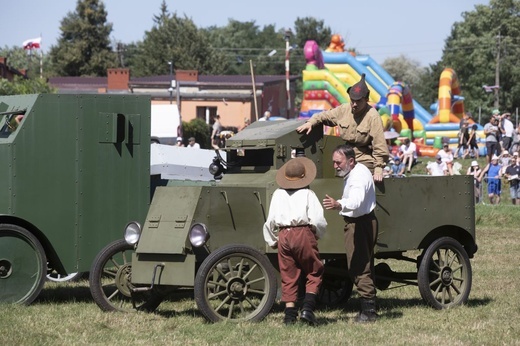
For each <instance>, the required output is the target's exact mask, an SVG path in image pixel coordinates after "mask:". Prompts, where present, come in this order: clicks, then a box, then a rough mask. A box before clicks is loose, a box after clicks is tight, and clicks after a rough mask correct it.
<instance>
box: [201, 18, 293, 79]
mask: <svg viewBox="0 0 520 346" xmlns="http://www.w3.org/2000/svg"><path fill="white" fill-rule="evenodd" d="M204 32H205V33H206V35H207V37H208V40H209V41H210V42H211V44H212V46H213V48H214V49H215V50H217V51H219V52H220V53H221V54H222V55H223V57H224V62H225V70H224V71H223V73H224V74H232V75H237V74H242V75H244V74H246V75H247V74H249V73H250V72H251V71H250V63H249V61H250V60H251V62H252V63H253V66H254V72H255V74H259V75H260V74H280V73H284V72H283V71H285V67H284V66H285V64H284V58H285V54H283V53H282V55H280V53H279V52H281V51H283V50H284V47H285V43H284V40H283V34H281V33H280V32H276V31H275V27H274V25H267V26H264V27H263V28H262V29H260V28H259V27H258V25H256V23H255V22H254V21H250V22H239V21H236V20H233V19H230V20H229V21H228V24H227V25H226V26H224V27H215V26H211V27H209V28H206V29H204ZM272 51H273V52H274V51H276V52H278V53H276V54H274V55H272V54H270V52H272Z"/></svg>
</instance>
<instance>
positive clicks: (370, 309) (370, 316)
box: [354, 298, 377, 323]
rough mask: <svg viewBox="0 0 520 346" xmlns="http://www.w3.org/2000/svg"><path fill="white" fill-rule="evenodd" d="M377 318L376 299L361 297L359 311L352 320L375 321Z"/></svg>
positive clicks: (360, 321) (358, 321) (359, 321)
mask: <svg viewBox="0 0 520 346" xmlns="http://www.w3.org/2000/svg"><path fill="white" fill-rule="evenodd" d="M376 319H377V313H376V301H375V300H373V299H365V298H362V299H361V311H360V312H359V314H357V316H356V318H355V319H354V322H357V323H366V322H375V321H376Z"/></svg>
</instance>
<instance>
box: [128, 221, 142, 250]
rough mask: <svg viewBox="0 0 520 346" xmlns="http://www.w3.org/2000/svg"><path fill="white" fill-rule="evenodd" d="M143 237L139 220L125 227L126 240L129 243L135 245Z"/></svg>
mask: <svg viewBox="0 0 520 346" xmlns="http://www.w3.org/2000/svg"><path fill="white" fill-rule="evenodd" d="M140 237H141V225H140V224H139V223H138V222H135V221H132V222H130V223H128V225H126V227H125V241H126V242H127V243H128V244H129V245H134V244H136V243H137V242H138V241H139V238H140Z"/></svg>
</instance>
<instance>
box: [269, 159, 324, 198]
mask: <svg viewBox="0 0 520 346" xmlns="http://www.w3.org/2000/svg"><path fill="white" fill-rule="evenodd" d="M315 178H316V165H315V164H314V162H312V161H311V160H310V159H308V158H306V157H296V158H294V159H291V160H289V161H287V162H286V163H285V164H284V165H283V166H282V167H280V169H279V170H278V172H277V173H276V183H277V184H278V186H280V187H281V188H282V189H285V190H294V189H301V188H304V187H306V186H309V185H310V184H311V183H312V182H313V181H314V179H315Z"/></svg>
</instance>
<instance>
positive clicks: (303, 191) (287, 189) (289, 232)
mask: <svg viewBox="0 0 520 346" xmlns="http://www.w3.org/2000/svg"><path fill="white" fill-rule="evenodd" d="M315 178H316V165H315V164H314V162H312V161H311V160H310V159H308V158H306V157H296V158H294V159H290V160H289V161H287V163H285V164H284V165H283V166H282V167H280V169H279V170H278V172H277V173H276V183H277V184H278V186H279V187H280V188H279V189H277V190H275V191H274V193H273V196H272V198H271V204H270V206H269V215H268V216H267V220H266V222H265V224H264V228H263V232H264V239H265V241H266V243H267V244H268V245H269V246H271V247H272V248H278V264H279V266H280V277H281V280H282V301H283V302H285V317H284V323H285V324H293V323H295V322H296V320H297V316H298V309H297V308H296V304H295V302H296V300H297V298H298V284H299V279H300V274H303V277H304V278H305V279H306V285H305V298H304V300H303V306H302V311H301V314H300V320H301V321H303V322H306V323H308V324H310V325H316V323H317V322H316V317H315V315H314V308H315V306H316V295H317V294H318V293H319V289H320V286H321V282H322V277H323V271H324V266H323V263H322V262H321V260H320V253H319V251H318V239H319V238H320V237H321V236H322V235H323V234H324V232H325V228H326V227H327V221H326V220H325V217H324V215H323V207H322V206H321V204H320V201H319V199H318V197H317V196H316V194H315V193H314V192H313V191H312V190H311V189H310V188H309V185H310V184H311V183H312V182H313V181H314V179H315Z"/></svg>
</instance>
